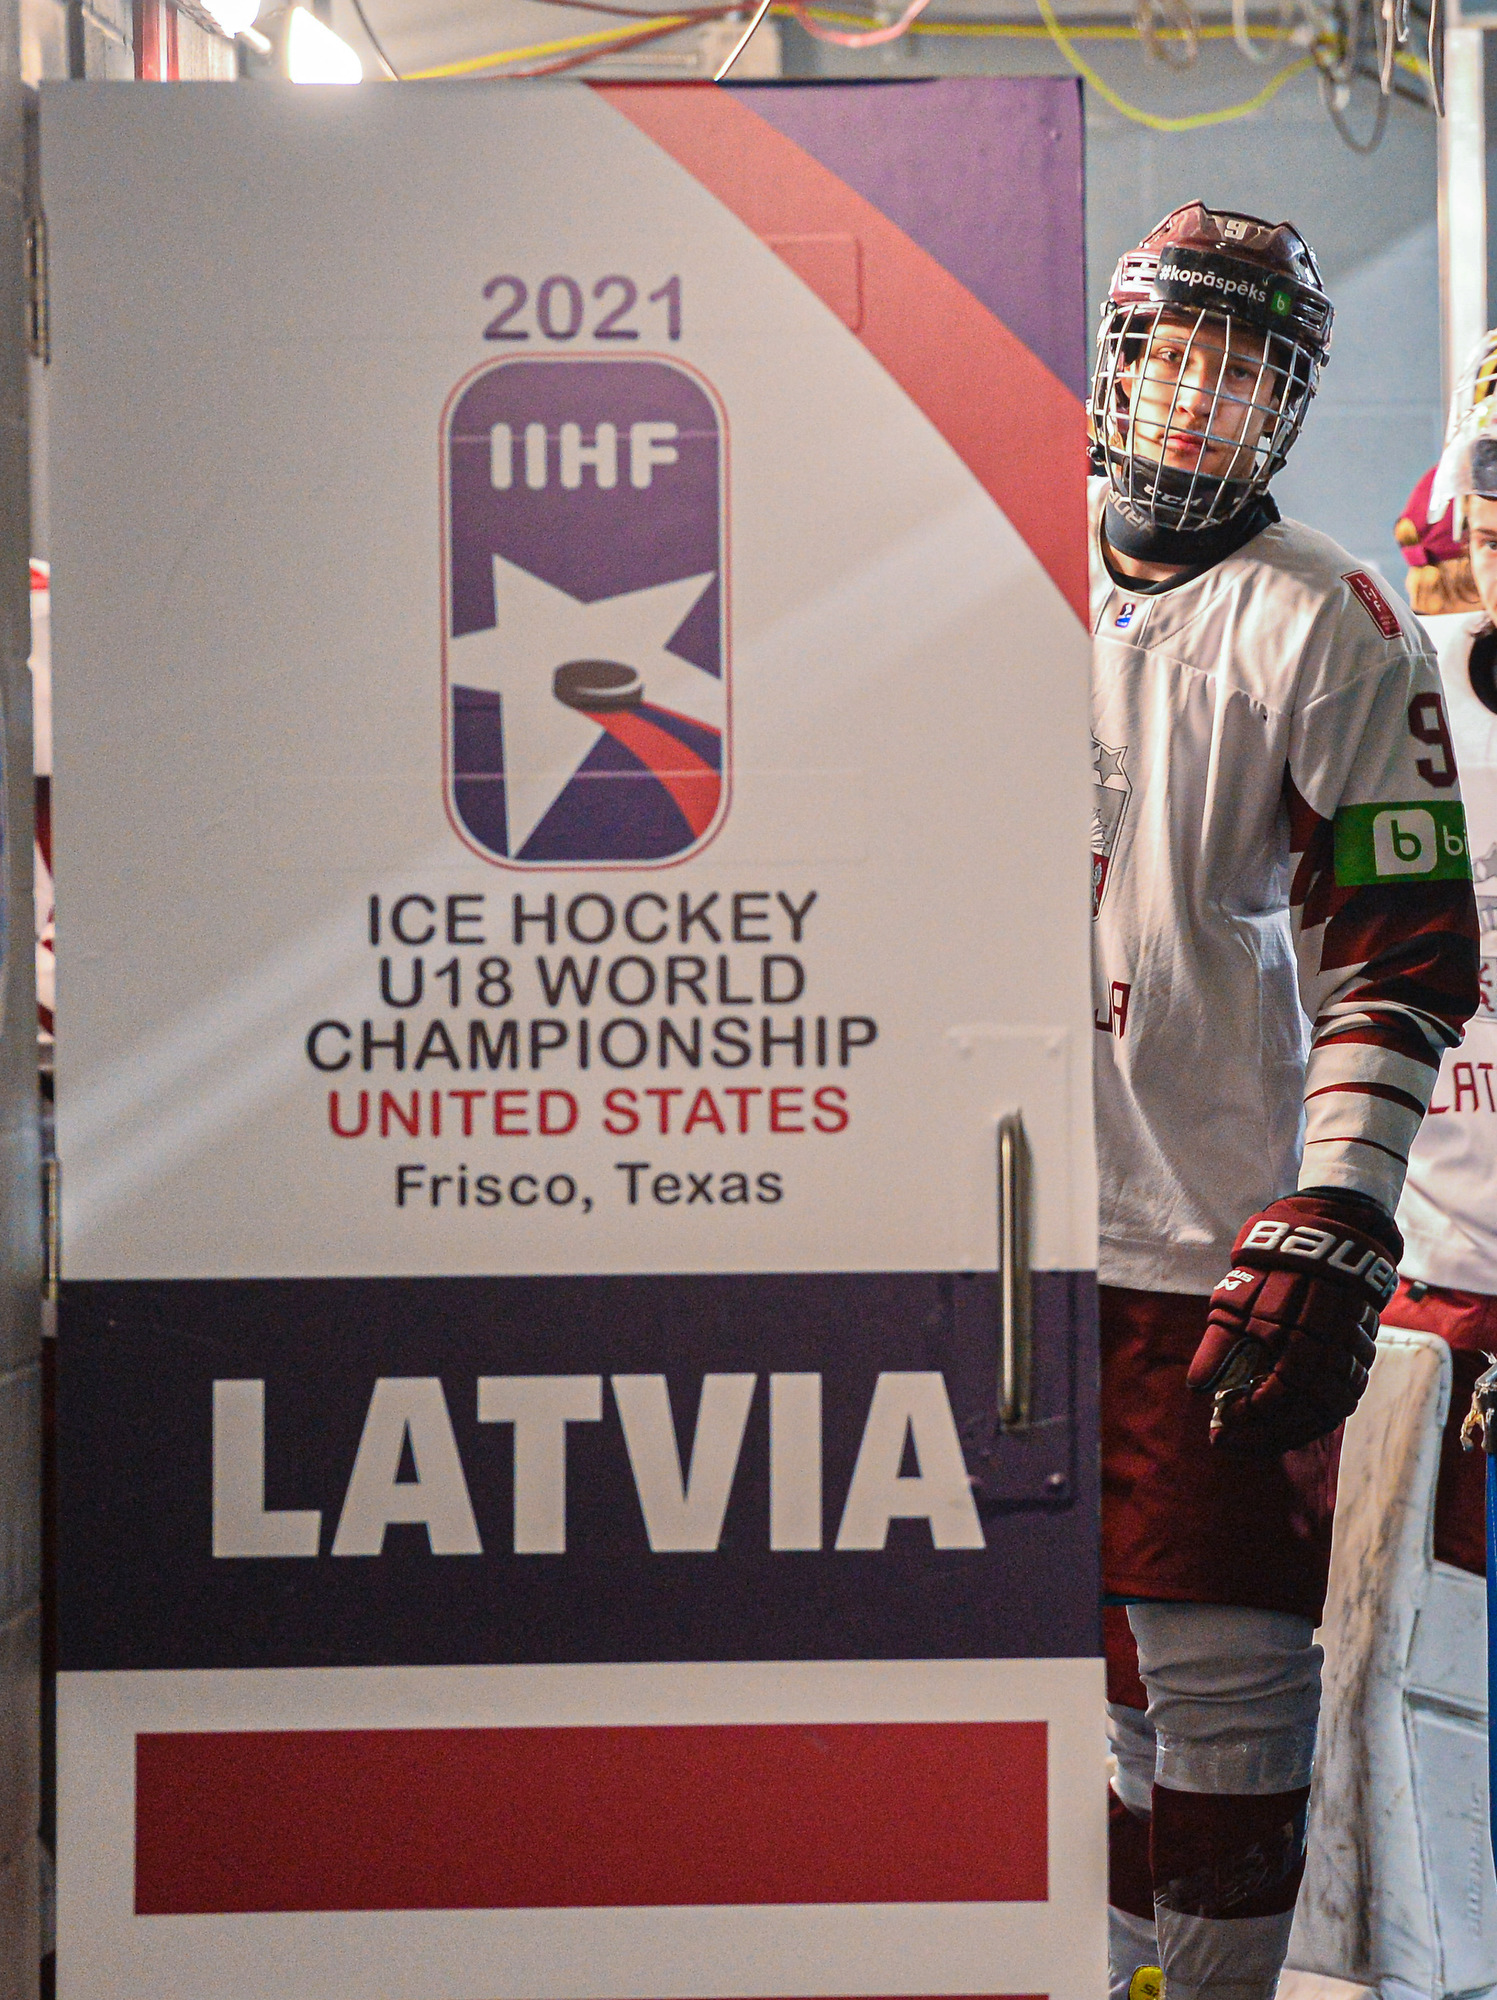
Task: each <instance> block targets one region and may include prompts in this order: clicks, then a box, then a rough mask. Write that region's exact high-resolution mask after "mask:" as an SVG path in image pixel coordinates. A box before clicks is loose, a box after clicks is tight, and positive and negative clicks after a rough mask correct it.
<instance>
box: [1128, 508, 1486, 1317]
mask: <svg viewBox="0 0 1497 2000" xmlns="http://www.w3.org/2000/svg"><path fill="white" fill-rule="evenodd" d="M1100 484H1101V483H1100V482H1098V486H1099V487H1100ZM1102 498H1103V494H1102V492H1100V491H1098V492H1096V493H1095V494H1094V510H1093V531H1092V535H1093V544H1092V545H1093V593H1092V610H1093V631H1094V635H1095V647H1094V667H1093V692H1092V731H1093V737H1094V759H1095V768H1096V774H1097V776H1096V794H1095V797H1096V816H1095V820H1094V825H1093V915H1094V919H1095V950H1094V967H1095V980H1096V1000H1095V1024H1096V1028H1097V1033H1096V1035H1095V1037H1094V1041H1095V1047H1096V1092H1097V1128H1098V1139H1097V1144H1098V1156H1099V1162H1098V1163H1099V1178H1100V1186H1101V1217H1100V1221H1101V1239H1102V1241H1101V1259H1100V1276H1101V1280H1102V1282H1103V1283H1104V1284H1115V1285H1127V1286H1133V1287H1137V1288H1139V1289H1142V1290H1151V1291H1167V1292H1207V1291H1209V1290H1210V1289H1211V1287H1212V1286H1213V1285H1214V1284H1215V1282H1216V1280H1217V1279H1218V1278H1219V1277H1221V1275H1222V1273H1223V1272H1224V1271H1225V1270H1226V1268H1227V1264H1228V1261H1229V1257H1230V1253H1231V1246H1232V1240H1233V1238H1234V1237H1235V1235H1236V1233H1237V1230H1238V1228H1239V1227H1240V1226H1241V1224H1242V1223H1243V1221H1244V1220H1245V1219H1246V1218H1247V1217H1248V1216H1249V1215H1251V1214H1252V1213H1253V1212H1254V1211H1255V1210H1257V1209H1259V1208H1262V1207H1263V1206H1264V1205H1265V1204H1266V1203H1268V1202H1270V1201H1272V1200H1274V1199H1275V1198H1276V1197H1277V1196H1279V1195H1282V1194H1284V1193H1287V1192H1289V1191H1290V1190H1291V1189H1293V1188H1294V1187H1295V1186H1296V1185H1300V1186H1317V1187H1329V1186H1339V1187H1348V1188H1356V1189H1360V1190H1361V1191H1363V1192H1364V1193H1367V1194H1371V1195H1374V1196H1375V1197H1376V1198H1377V1199H1378V1200H1379V1201H1381V1202H1383V1203H1385V1204H1386V1206H1387V1207H1389V1208H1390V1209H1391V1208H1393V1207H1394V1206H1395V1205H1396V1204H1397V1201H1398V1197H1399V1192H1400V1190H1401V1188H1402V1186H1403V1178H1404V1169H1405V1163H1406V1161H1407V1157H1408V1152H1409V1147H1410V1144H1411V1142H1412V1140H1413V1137H1414V1134H1415V1132H1416V1130H1417V1129H1418V1125H1419V1121H1420V1119H1421V1117H1422V1116H1423V1113H1424V1109H1425V1106H1426V1104H1427V1103H1428V1101H1429V1095H1430V1091H1431V1089H1432V1087H1433V1084H1434V1081H1435V1075H1436V1070H1437V1067H1438V1064H1439V1061H1440V1057H1441V1055H1442V1053H1443V1051H1444V1050H1445V1049H1446V1048H1448V1047H1450V1046H1451V1045H1453V1044H1454V1043H1455V1042H1456V1041H1457V1040H1458V1039H1459V1035H1460V1029H1461V1024H1462V1022H1463V1021H1464V1020H1465V1019H1466V1017H1467V1016H1468V1015H1469V1014H1470V1013H1471V1012H1472V1010H1473V1009H1474V1007H1475V1005H1476V988H1475V957H1476V954H1475V913H1474V910H1473V908H1472V897H1471V888H1470V858H1469V855H1468V852H1467V847H1466V839H1465V827H1464V818H1463V814H1462V809H1461V802H1460V794H1459V790H1458V786H1457V780H1456V770H1455V759H1454V756H1453V753H1452V751H1451V747H1450V738H1449V733H1448V730H1447V727H1446V721H1445V716H1444V711H1443V708H1442V705H1441V701H1440V692H1439V680H1438V678H1437V675H1436V671H1435V665H1434V660H1433V656H1432V654H1431V651H1430V647H1429V644H1428V641H1427V640H1426V638H1425V635H1424V633H1423V632H1422V630H1421V629H1420V627H1419V625H1418V623H1417V621H1416V620H1415V619H1414V618H1413V616H1412V614H1411V613H1408V612H1406V611H1397V610H1395V609H1394V608H1393V606H1392V603H1391V601H1390V593H1389V591H1388V589H1387V586H1386V585H1385V584H1383V583H1382V582H1381V581H1380V580H1379V579H1378V578H1377V577H1376V576H1375V575H1373V574H1372V573H1371V572H1369V571H1368V570H1367V569H1365V568H1364V567H1363V566H1362V565H1360V564H1358V563H1356V562H1355V561H1353V559H1352V558H1351V557H1350V556H1349V555H1347V554H1346V553H1345V551H1344V550H1342V549H1340V548H1338V547H1337V546H1336V544H1335V543H1334V542H1332V541H1330V540H1329V539H1328V538H1327V537H1326V536H1324V535H1320V534H1317V533H1316V532H1315V531H1314V530H1313V529H1310V528H1307V527H1304V526H1302V525H1301V524H1300V523H1298V522H1294V521H1282V522H1279V523H1278V524H1276V525H1274V526H1272V527H1269V528H1267V529H1265V530H1264V531H1263V533H1262V534H1260V535H1258V536H1257V537H1255V538H1254V540H1253V541H1251V542H1250V543H1248V544H1247V546H1246V547H1245V548H1243V549H1241V550H1239V551H1238V552H1237V554H1235V555H1233V556H1230V557H1228V558H1227V559H1226V560H1225V561H1224V562H1221V563H1218V564H1217V565H1216V566H1215V567H1213V568H1211V569H1209V570H1207V571H1206V573H1205V574H1204V575H1202V576H1199V577H1196V578H1195V579H1194V580H1192V581H1188V582H1185V583H1181V584H1177V585H1174V586H1172V587H1170V588H1168V589H1166V590H1164V591H1162V592H1160V593H1159V594H1157V595H1152V596H1151V595H1147V594H1144V593H1143V592H1141V591H1139V590H1138V589H1137V588H1136V587H1129V586H1127V585H1119V584H1116V583H1114V581H1113V580H1112V578H1111V576H1110V575H1109V573H1108V571H1107V568H1106V566H1105V564H1104V563H1103V562H1102V560H1101V552H1100V544H1099V541H1098V524H1099V521H1100V514H1101V500H1102Z"/></svg>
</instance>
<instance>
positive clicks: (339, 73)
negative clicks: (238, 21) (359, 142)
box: [223, 0, 364, 83]
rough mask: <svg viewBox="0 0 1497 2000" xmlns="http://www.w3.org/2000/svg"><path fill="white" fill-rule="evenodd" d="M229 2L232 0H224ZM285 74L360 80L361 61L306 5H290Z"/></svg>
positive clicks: (307, 79) (299, 78) (296, 79)
mask: <svg viewBox="0 0 1497 2000" xmlns="http://www.w3.org/2000/svg"><path fill="white" fill-rule="evenodd" d="M223 4H225V5H229V4H232V0H223ZM285 61H286V74H287V76H289V77H290V79H291V81H292V82H293V83H362V82H363V79H364V65H363V64H362V63H361V62H360V61H359V58H358V55H357V54H356V52H355V51H354V50H353V49H351V48H350V47H349V46H348V44H347V42H345V41H344V39H343V37H342V36H341V35H335V34H334V33H333V31H332V29H331V28H325V27H324V26H323V24H322V23H321V21H319V20H318V18H317V16H316V15H315V14H312V13H309V12H308V11H307V9H306V8H305V7H293V8H292V9H291V14H290V18H289V19H288V21H287V24H286V57H285Z"/></svg>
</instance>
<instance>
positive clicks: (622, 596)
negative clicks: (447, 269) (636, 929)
mask: <svg viewBox="0 0 1497 2000" xmlns="http://www.w3.org/2000/svg"><path fill="white" fill-rule="evenodd" d="M444 442H445V446H446V480H447V495H446V499H447V552H446V561H447V564H448V574H447V604H448V625H447V633H446V649H445V650H446V691H447V702H446V723H445V726H446V731H447V772H448V805H449V810H450V811H451V813H452V816H453V818H454V820H455V822H456V824H457V826H458V829H459V831H460V832H461V833H462V834H463V835H464V837H465V838H466V839H467V840H468V841H469V843H470V844H471V845H472V846H474V847H476V848H477V849H478V850H479V851H480V852H481V853H483V854H484V855H485V856H487V857H488V858H489V859H491V860H493V861H496V862H498V863H501V864H502V865H505V866H509V867H521V868H547V867H565V866H568V865H570V866H579V865H595V866H610V865H612V866H625V867H627V866H631V865H634V866H639V865H649V864H651V863H661V862H671V861H677V860H680V859H682V858H684V857H685V856H686V855H687V854H689V853H691V852H693V851H694V850H695V849H696V848H698V847H700V846H701V845H702V844H703V842H704V841H705V840H707V839H708V838H709V837H710V835H711V834H712V833H713V832H714V831H715V830H716V828H717V826H718V825H719V824H720V823H721V819H722V815H723V812H724V811H725V809H726V802H727V791H728V776H729V773H728V768H727V762H726V746H727V742H728V726H727V725H728V694H729V688H728V671H727V667H728V649H727V631H726V618H727V591H726V549H725V529H726V518H725V516H726V510H725V506H724V498H723V495H724V484H725V481H724V474H725V458H726V441H725V436H724V426H723V422H722V418H721V415H720V411H719V408H718V405H717V403H716V400H715V398H714V397H713V396H712V394H711V393H710V392H709V391H708V389H707V388H706V387H705V385H704V384H703V382H702V381H701V379H700V377H698V376H697V375H695V374H694V373H693V372H691V371H690V370H688V369H686V368H685V367H683V366H682V365H681V364H680V363H678V362H674V361H666V360H662V359H658V358H654V357H648V356H643V355H641V356H639V357H638V358H635V357H633V356H627V357H626V356H620V357H618V358H614V357H609V358H606V359H604V358H600V357H596V356H587V357H578V358H576V359H573V358H571V357H570V356H566V357H560V356H558V357H555V358H552V357H549V356H547V357H544V358H542V357H539V356H538V357H536V358H535V359H534V360H532V359H530V358H529V357H523V358H522V357H516V358H513V359H506V360H503V361H496V362H494V363H493V364H492V365H490V366H489V367H486V368H484V369H482V370H480V371H479V372H478V373H477V374H475V375H473V376H471V377H470V378H469V379H468V380H467V381H466V382H465V383H463V384H462V385H460V387H459V389H458V390H457V391H456V392H455V394H454V398H453V400H452V402H451V404H450V406H449V412H448V416H447V421H446V434H445V440H444Z"/></svg>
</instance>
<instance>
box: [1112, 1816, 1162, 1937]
mask: <svg viewBox="0 0 1497 2000" xmlns="http://www.w3.org/2000/svg"><path fill="white" fill-rule="evenodd" d="M1107 1900H1108V1902H1109V1903H1111V1904H1112V1906H1113V1908H1114V1909H1116V1910H1126V1911H1127V1913H1128V1915H1129V1916H1130V1917H1142V1918H1143V1919H1144V1921H1145V1922H1146V1923H1150V1924H1152V1923H1153V1921H1154V1877H1153V1874H1152V1872H1151V1870H1150V1866H1149V1819H1148V1815H1147V1814H1146V1813H1135V1812H1130V1811H1129V1810H1128V1808H1127V1806H1125V1805H1124V1804H1123V1801H1122V1800H1121V1799H1120V1798H1119V1797H1118V1795H1117V1793H1116V1792H1114V1791H1111V1790H1109V1791H1108V1794H1107Z"/></svg>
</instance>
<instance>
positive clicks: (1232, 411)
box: [1118, 313, 1277, 479]
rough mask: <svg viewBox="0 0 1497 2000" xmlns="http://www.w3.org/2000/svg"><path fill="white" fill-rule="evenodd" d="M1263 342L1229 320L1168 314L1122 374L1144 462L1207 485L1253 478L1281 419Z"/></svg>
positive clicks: (1137, 447) (1135, 442)
mask: <svg viewBox="0 0 1497 2000" xmlns="http://www.w3.org/2000/svg"><path fill="white" fill-rule="evenodd" d="M1263 364H1264V343H1263V336H1262V335H1261V334H1257V333H1254V332H1252V331H1251V330H1250V329H1248V328H1245V327H1243V326H1241V325H1234V326H1231V327H1229V326H1228V323H1227V322H1226V320H1224V319H1215V318H1211V317H1209V316H1207V315H1205V314H1199V315H1198V314H1196V313H1181V314H1175V313H1162V314H1161V315H1160V317H1159V319H1158V320H1157V321H1156V322H1155V326H1154V330H1153V333H1152V335H1151V336H1150V337H1149V338H1148V339H1147V340H1146V341H1145V342H1144V343H1143V346H1142V348H1141V351H1140V352H1139V353H1138V354H1137V356H1136V357H1135V358H1134V359H1133V360H1132V361H1131V362H1130V363H1128V364H1126V365H1125V366H1124V367H1122V368H1120V369H1119V370H1118V380H1119V382H1120V383H1121V384H1122V385H1123V389H1124V392H1125V394H1126V395H1127V398H1128V406H1129V410H1130V413H1131V415H1132V419H1133V422H1132V431H1133V438H1132V445H1133V449H1134V451H1136V452H1137V453H1138V454H1139V455H1140V456H1141V457H1143V458H1147V459H1152V460H1155V461H1157V462H1158V463H1160V464H1163V465H1167V466H1169V467H1170V468H1171V469H1172V470H1174V471H1177V472H1199V473H1201V474H1202V475H1203V476H1204V477H1206V478H1208V479H1247V478H1249V477H1250V476H1251V474H1252V471H1253V464H1254V457H1253V447H1254V446H1255V445H1256V444H1257V443H1258V441H1259V439H1260V438H1261V437H1262V436H1263V433H1264V431H1265V430H1266V429H1267V428H1268V427H1269V425H1270V424H1271V423H1272V422H1273V419H1274V414H1275V411H1274V404H1275V401H1276V395H1277V385H1276V383H1275V381H1274V376H1273V371H1272V370H1270V369H1268V368H1266V367H1265V366H1264V365H1263Z"/></svg>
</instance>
